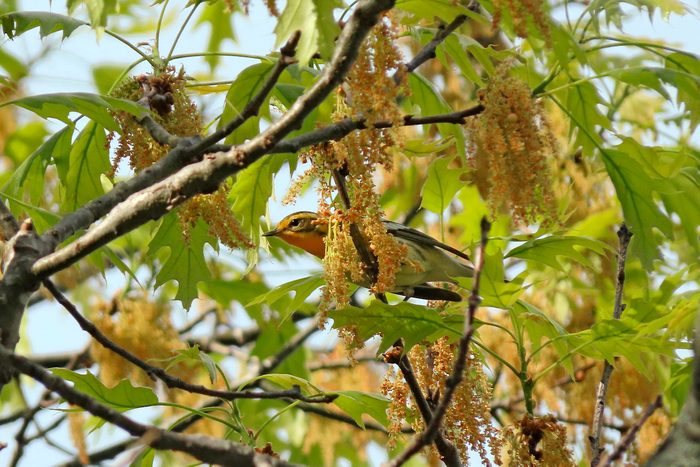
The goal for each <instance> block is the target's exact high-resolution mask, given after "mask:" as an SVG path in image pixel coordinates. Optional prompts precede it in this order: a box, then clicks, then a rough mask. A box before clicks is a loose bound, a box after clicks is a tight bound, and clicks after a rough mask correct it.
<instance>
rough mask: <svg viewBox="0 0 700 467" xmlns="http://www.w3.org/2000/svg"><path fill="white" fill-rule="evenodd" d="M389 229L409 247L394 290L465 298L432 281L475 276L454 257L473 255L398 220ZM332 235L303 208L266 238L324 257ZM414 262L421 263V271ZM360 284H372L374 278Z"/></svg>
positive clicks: (409, 295)
mask: <svg viewBox="0 0 700 467" xmlns="http://www.w3.org/2000/svg"><path fill="white" fill-rule="evenodd" d="M382 222H383V223H384V226H385V227H386V230H387V232H389V233H390V234H391V235H393V236H394V238H395V239H396V240H397V241H398V242H399V243H400V244H403V245H406V247H407V248H408V253H407V255H406V259H405V260H404V262H403V263H402V267H401V269H400V270H399V271H398V272H397V273H396V277H395V290H392V292H393V293H396V294H399V295H403V296H405V297H406V299H409V298H421V299H425V300H445V301H452V302H459V301H461V300H462V297H461V296H460V295H459V294H458V293H457V292H454V291H452V290H447V289H443V288H440V287H435V286H433V285H430V284H429V283H430V282H451V283H456V281H455V279H454V278H455V277H472V276H473V274H474V269H473V268H472V267H471V266H470V265H468V264H465V263H463V262H461V261H457V260H456V259H455V258H454V257H453V256H451V255H450V254H448V253H451V254H452V255H454V256H457V257H459V258H462V259H464V260H466V261H469V256H468V255H466V254H465V253H463V252H462V251H460V250H458V249H456V248H453V247H451V246H449V245H447V244H445V243H442V242H440V241H438V240H436V239H434V238H433V237H431V236H430V235H427V234H425V233H423V232H421V231H419V230H416V229H413V228H411V227H408V226H406V225H403V224H399V223H398V222H393V221H389V220H382ZM327 234H328V222H327V220H326V219H324V218H323V217H321V216H319V215H318V214H317V213H315V212H311V211H299V212H295V213H292V214H289V215H288V216H286V217H284V218H283V219H282V220H281V221H279V223H278V224H277V226H276V227H275V228H274V229H272V230H270V231H268V232H264V233H263V236H264V237H277V238H279V239H281V240H283V241H285V242H286V243H288V244H290V245H293V246H296V247H298V248H301V249H302V250H304V251H306V252H308V253H311V254H312V255H314V256H316V257H318V258H320V259H323V257H324V256H325V253H326V246H325V237H326V235H327ZM412 264H418V265H420V267H421V269H422V270H420V271H417V270H416V268H415V267H414V266H412ZM357 285H360V286H363V287H368V288H369V287H370V286H371V284H370V280H369V279H367V280H366V281H363V283H358V284H357Z"/></svg>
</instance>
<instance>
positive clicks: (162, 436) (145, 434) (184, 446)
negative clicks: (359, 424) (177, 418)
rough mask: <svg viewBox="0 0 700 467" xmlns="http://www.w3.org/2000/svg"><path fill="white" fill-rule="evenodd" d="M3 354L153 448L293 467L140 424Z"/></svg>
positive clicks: (215, 460)
mask: <svg viewBox="0 0 700 467" xmlns="http://www.w3.org/2000/svg"><path fill="white" fill-rule="evenodd" d="M0 355H2V357H3V358H5V359H7V361H9V362H10V363H11V364H12V366H13V367H14V368H15V369H16V370H17V371H19V372H20V373H23V374H25V375H27V376H30V377H31V378H33V379H35V380H36V381H38V382H40V383H41V384H43V385H44V386H45V387H46V388H47V389H50V390H51V391H53V392H55V393H57V394H58V395H60V396H61V397H62V398H63V399H65V400H66V402H68V403H70V404H73V405H77V406H80V407H82V408H83V409H85V410H87V411H88V412H90V413H91V414H93V415H95V416H97V417H100V418H102V419H103V420H105V421H107V422H109V423H111V424H113V425H115V426H118V427H119V428H121V429H123V430H124V431H126V432H127V433H129V434H130V435H131V436H134V437H137V438H140V439H141V441H142V442H144V443H145V444H147V445H149V446H151V447H153V448H156V449H165V450H172V451H180V452H185V453H187V454H189V455H191V456H193V457H195V458H197V459H199V460H200V461H202V462H206V463H211V464H221V465H231V466H232V465H253V462H254V459H256V458H257V459H259V460H260V461H265V462H268V463H270V465H290V464H288V463H287V462H284V461H281V460H279V459H275V458H272V457H269V456H265V455H261V454H258V453H256V452H255V450H254V449H253V448H251V447H248V446H245V445H243V444H239V443H234V442H230V441H225V440H220V439H216V438H212V437H209V436H202V435H183V434H180V433H173V432H170V431H167V430H162V429H160V428H157V427H155V426H151V425H144V424H142V423H138V422H136V421H134V420H133V419H131V418H129V417H127V416H126V415H124V414H122V413H121V412H118V411H116V410H114V409H112V408H110V407H107V406H106V405H103V404H101V403H99V402H97V401H96V400H94V399H93V398H92V397H90V396H87V395H86V394H83V393H81V392H79V391H77V390H75V389H74V388H72V387H71V386H69V385H68V384H67V383H66V382H65V381H64V380H63V379H61V378H59V377H57V376H54V375H52V374H51V373H49V372H48V371H46V370H44V369H43V368H42V367H41V366H39V365H37V364H35V363H33V362H32V361H31V360H28V359H26V358H24V357H21V356H19V355H17V354H15V353H14V352H10V351H9V350H7V349H5V348H4V347H2V346H0Z"/></svg>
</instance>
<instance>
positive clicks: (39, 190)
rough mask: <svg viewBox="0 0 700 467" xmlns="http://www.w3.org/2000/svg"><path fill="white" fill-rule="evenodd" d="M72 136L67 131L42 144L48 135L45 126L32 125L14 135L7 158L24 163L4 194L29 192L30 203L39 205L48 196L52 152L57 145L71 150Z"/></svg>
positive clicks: (4, 190) (10, 178)
mask: <svg viewBox="0 0 700 467" xmlns="http://www.w3.org/2000/svg"><path fill="white" fill-rule="evenodd" d="M71 134H72V132H71V133H68V134H67V135H66V128H64V129H62V130H61V131H59V132H57V133H55V134H54V135H52V136H51V137H50V138H49V139H47V140H46V141H44V142H43V143H42V140H43V139H44V137H45V136H46V129H45V128H44V124H43V123H42V122H32V123H29V124H27V125H25V126H24V127H22V128H20V129H19V130H17V131H16V132H14V133H13V134H12V135H10V137H9V138H8V139H7V141H6V143H5V155H7V156H8V157H9V158H10V159H12V160H13V161H15V162H18V161H22V163H21V164H19V167H17V168H16V169H15V170H14V172H12V173H11V174H10V177H9V179H8V180H7V181H6V182H5V184H4V186H3V187H2V191H3V192H4V193H8V194H11V195H13V196H16V197H19V198H22V197H23V195H22V194H23V193H24V192H27V193H28V194H29V200H30V201H31V202H32V203H34V204H37V205H38V204H39V202H40V200H41V198H42V196H43V194H44V173H45V172H46V167H47V166H48V165H49V164H50V162H51V152H52V151H53V150H54V148H55V147H56V146H60V147H61V150H62V151H70V138H71ZM66 136H67V137H66ZM62 139H63V140H64V142H63V144H62V145H61V144H60V143H59V142H60V141H61V140H62ZM37 146H38V147H37ZM28 152H30V153H29V155H28V156H27V153H28ZM66 154H68V152H66ZM22 188H24V190H22Z"/></svg>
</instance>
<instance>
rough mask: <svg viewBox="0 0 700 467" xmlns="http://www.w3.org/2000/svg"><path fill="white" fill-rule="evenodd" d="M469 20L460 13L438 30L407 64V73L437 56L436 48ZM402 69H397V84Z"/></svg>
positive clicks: (395, 80) (395, 78)
mask: <svg viewBox="0 0 700 467" xmlns="http://www.w3.org/2000/svg"><path fill="white" fill-rule="evenodd" d="M466 20H467V16H466V15H459V16H457V17H456V18H455V19H453V20H452V22H451V23H450V24H448V25H447V26H445V27H442V28H440V29H439V30H438V33H437V34H435V37H433V39H432V40H431V41H430V42H428V43H427V44H425V46H424V47H423V48H422V49H421V50H420V51H418V53H417V54H416V55H415V57H413V59H412V60H411V61H410V62H408V63H407V64H406V68H405V71H406V73H410V72H412V71H413V70H415V69H416V68H418V67H419V66H421V65H422V64H423V63H425V62H426V61H428V60H430V59H431V58H435V49H437V47H438V46H439V45H440V44H442V42H443V41H444V40H445V39H447V37H448V36H449V35H450V34H452V33H453V32H455V30H456V29H457V28H458V27H460V26H461V25H462V24H464V22H465V21H466ZM400 71H401V70H399V71H397V72H396V73H395V74H394V82H396V83H397V84H398V83H399V82H401V77H402V76H401V74H400Z"/></svg>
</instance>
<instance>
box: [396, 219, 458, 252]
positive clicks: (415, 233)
mask: <svg viewBox="0 0 700 467" xmlns="http://www.w3.org/2000/svg"><path fill="white" fill-rule="evenodd" d="M384 225H385V226H386V229H387V231H388V232H389V233H390V234H392V235H394V236H396V237H398V238H401V239H404V240H408V241H412V242H416V243H422V244H423V245H432V246H434V247H437V248H441V249H443V250H445V251H449V252H450V253H452V254H453V255H456V256H459V257H460V258H464V259H466V260H467V261H471V260H470V259H469V255H467V254H466V253H464V252H462V251H459V250H458V249H457V248H453V247H451V246H450V245H447V244H445V243H442V242H440V241H438V240H435V239H434V238H433V237H431V236H430V235H427V234H424V233H423V232H421V231H420V230H416V229H413V228H411V227H408V226H405V225H403V224H399V223H398V222H392V221H387V220H385V221H384Z"/></svg>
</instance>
